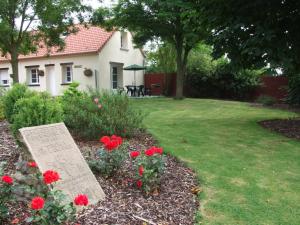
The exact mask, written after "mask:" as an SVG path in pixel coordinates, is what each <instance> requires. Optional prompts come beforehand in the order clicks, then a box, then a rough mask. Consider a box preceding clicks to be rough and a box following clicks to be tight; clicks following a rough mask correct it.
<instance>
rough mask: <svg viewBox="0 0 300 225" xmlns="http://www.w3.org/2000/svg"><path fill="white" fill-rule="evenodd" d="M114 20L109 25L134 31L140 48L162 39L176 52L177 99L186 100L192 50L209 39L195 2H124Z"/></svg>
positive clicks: (173, 0)
mask: <svg viewBox="0 0 300 225" xmlns="http://www.w3.org/2000/svg"><path fill="white" fill-rule="evenodd" d="M101 13H103V10H99V11H98V12H96V14H95V16H94V22H97V21H100V22H103V18H105V16H99V15H101ZM112 16H113V18H112V19H110V20H109V21H107V22H106V25H107V26H109V27H111V28H113V27H118V28H120V29H128V30H130V31H132V32H134V41H135V43H136V44H137V45H138V46H141V45H143V44H145V43H146V42H147V41H150V40H154V39H160V40H161V41H163V42H167V43H170V44H172V45H173V46H174V48H175V49H176V66H177V88H176V98H178V99H181V98H182V97H183V80H184V75H185V73H186V65H187V58H188V55H189V52H190V51H191V49H192V48H193V47H194V46H195V45H196V44H197V43H198V42H199V41H200V40H201V39H203V38H204V37H205V35H206V32H204V31H203V30H202V27H201V24H200V23H201V20H200V17H199V14H198V13H197V10H196V8H195V1H193V0H165V1H159V0H151V1H150V0H135V1H132V0H120V2H119V4H118V5H117V6H116V7H115V8H114V9H113V13H112Z"/></svg>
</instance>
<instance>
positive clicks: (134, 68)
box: [123, 64, 146, 85]
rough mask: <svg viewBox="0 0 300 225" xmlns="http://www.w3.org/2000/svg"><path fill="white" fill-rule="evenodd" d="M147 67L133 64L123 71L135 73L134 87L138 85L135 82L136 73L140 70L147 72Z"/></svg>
mask: <svg viewBox="0 0 300 225" xmlns="http://www.w3.org/2000/svg"><path fill="white" fill-rule="evenodd" d="M145 69H146V67H145V66H139V65H136V64H133V65H130V66H127V67H124V68H123V70H131V71H134V85H136V80H135V71H138V70H145Z"/></svg>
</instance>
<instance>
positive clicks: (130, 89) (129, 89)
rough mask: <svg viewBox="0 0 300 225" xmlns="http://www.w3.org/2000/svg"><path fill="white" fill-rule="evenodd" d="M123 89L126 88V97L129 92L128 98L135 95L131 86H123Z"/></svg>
mask: <svg viewBox="0 0 300 225" xmlns="http://www.w3.org/2000/svg"><path fill="white" fill-rule="evenodd" d="M125 87H126V89H127V95H128V94H129V92H130V96H134V94H135V87H134V86H132V85H127V86H125Z"/></svg>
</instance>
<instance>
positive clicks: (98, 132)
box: [61, 87, 143, 140]
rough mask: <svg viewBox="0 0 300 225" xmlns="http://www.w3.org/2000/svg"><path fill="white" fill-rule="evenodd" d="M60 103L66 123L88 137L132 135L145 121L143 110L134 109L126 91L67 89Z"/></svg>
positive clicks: (93, 138)
mask: <svg viewBox="0 0 300 225" xmlns="http://www.w3.org/2000/svg"><path fill="white" fill-rule="evenodd" d="M72 88H73V87H72ZM70 93H73V94H70ZM61 102H62V105H63V110H64V122H65V124H66V125H67V126H68V127H69V128H70V129H72V130H73V131H74V132H75V135H78V136H80V137H82V138H86V139H89V140H95V139H98V138H99V137H100V136H104V135H113V134H116V135H119V136H127V137H129V136H132V135H133V133H134V131H135V130H136V129H137V128H140V127H141V124H142V119H143V115H142V113H141V111H139V110H136V109H134V108H133V107H132V106H131V104H130V102H129V99H128V97H127V96H126V95H123V94H117V93H112V92H107V91H104V92H97V91H90V92H88V93H86V92H74V90H73V91H72V92H70V91H66V92H65V94H64V95H63V97H62V98H61Z"/></svg>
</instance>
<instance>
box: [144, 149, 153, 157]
mask: <svg viewBox="0 0 300 225" xmlns="http://www.w3.org/2000/svg"><path fill="white" fill-rule="evenodd" d="M154 153H155V150H154V148H153V147H152V148H150V149H148V150H146V151H145V154H146V155H147V156H153V155H154Z"/></svg>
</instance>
